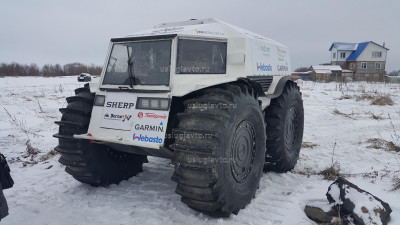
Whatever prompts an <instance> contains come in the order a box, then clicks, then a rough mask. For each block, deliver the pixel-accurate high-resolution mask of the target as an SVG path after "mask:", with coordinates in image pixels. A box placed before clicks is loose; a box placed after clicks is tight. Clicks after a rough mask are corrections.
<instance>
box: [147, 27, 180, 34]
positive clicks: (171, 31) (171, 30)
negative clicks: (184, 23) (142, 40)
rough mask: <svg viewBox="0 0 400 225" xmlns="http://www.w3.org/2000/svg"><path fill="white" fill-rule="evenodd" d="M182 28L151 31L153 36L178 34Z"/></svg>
mask: <svg viewBox="0 0 400 225" xmlns="http://www.w3.org/2000/svg"><path fill="white" fill-rule="evenodd" d="M183 30H184V28H183V27H167V28H162V29H158V30H154V31H152V33H153V34H165V33H178V32H181V31H183Z"/></svg>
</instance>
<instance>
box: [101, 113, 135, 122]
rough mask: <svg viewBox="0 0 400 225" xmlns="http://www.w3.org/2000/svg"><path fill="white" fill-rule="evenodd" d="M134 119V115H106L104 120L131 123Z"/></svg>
mask: <svg viewBox="0 0 400 225" xmlns="http://www.w3.org/2000/svg"><path fill="white" fill-rule="evenodd" d="M131 118H132V115H126V114H125V115H118V114H113V113H110V114H108V113H106V114H104V119H106V120H122V122H125V121H129V120H130V119H131Z"/></svg>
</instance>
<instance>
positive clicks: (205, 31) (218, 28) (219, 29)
mask: <svg viewBox="0 0 400 225" xmlns="http://www.w3.org/2000/svg"><path fill="white" fill-rule="evenodd" d="M171 34H175V35H177V36H190V37H208V38H218V39H229V38H238V37H242V38H247V39H254V40H258V41H265V42H268V43H271V44H275V45H280V46H284V45H282V44H281V43H279V42H276V41H274V40H272V39H269V38H267V37H264V36H262V35H260V34H256V33H254V32H251V31H248V30H245V29H243V28H240V27H237V26H234V25H231V24H228V23H225V22H222V21H220V20H217V19H212V18H209V19H200V20H197V19H196V20H188V21H182V22H173V23H162V24H159V25H156V26H154V28H153V29H150V30H145V31H140V32H136V33H132V34H129V35H127V36H124V37H123V38H129V37H149V36H162V35H171ZM284 47H286V46H284Z"/></svg>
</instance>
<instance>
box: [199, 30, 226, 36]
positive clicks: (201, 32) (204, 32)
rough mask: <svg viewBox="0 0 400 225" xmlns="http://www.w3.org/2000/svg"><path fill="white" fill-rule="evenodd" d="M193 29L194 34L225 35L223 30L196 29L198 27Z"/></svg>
mask: <svg viewBox="0 0 400 225" xmlns="http://www.w3.org/2000/svg"><path fill="white" fill-rule="evenodd" d="M195 31H196V34H208V35H218V36H225V34H224V33H223V32H219V31H207V30H198V29H196V30H195Z"/></svg>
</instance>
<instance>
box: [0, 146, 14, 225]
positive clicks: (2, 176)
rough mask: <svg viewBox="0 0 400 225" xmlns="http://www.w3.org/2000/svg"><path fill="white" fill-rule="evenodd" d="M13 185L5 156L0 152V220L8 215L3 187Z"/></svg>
mask: <svg viewBox="0 0 400 225" xmlns="http://www.w3.org/2000/svg"><path fill="white" fill-rule="evenodd" d="M13 185H14V181H13V179H12V178H11V175H10V167H8V164H7V161H6V157H4V155H3V154H1V153H0V220H1V219H3V218H4V217H6V216H7V215H8V205H7V200H6V198H5V197H4V194H3V189H7V188H11V187H12V186H13Z"/></svg>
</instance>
